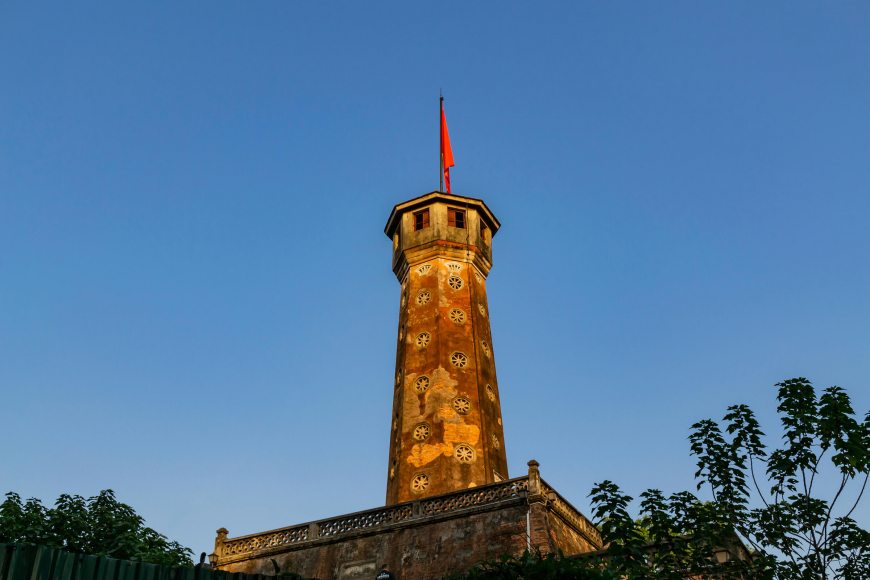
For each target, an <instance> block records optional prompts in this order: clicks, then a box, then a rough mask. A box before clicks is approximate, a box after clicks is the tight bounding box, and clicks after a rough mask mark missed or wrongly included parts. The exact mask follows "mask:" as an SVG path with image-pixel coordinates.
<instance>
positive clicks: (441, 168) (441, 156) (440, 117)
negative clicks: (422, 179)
mask: <svg viewBox="0 0 870 580" xmlns="http://www.w3.org/2000/svg"><path fill="white" fill-rule="evenodd" d="M438 96H439V97H440V98H441V100H440V105H441V108H440V109H439V111H438V135H440V136H441V148H440V150H439V151H438V175H439V176H440V180H439V182H438V183H439V184H440V185H439V186H438V191H444V127H442V126H441V123H443V122H444V121H443V119H444V95H442V94H441V91H440V90H439V91H438Z"/></svg>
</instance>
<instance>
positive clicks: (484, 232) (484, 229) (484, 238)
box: [480, 220, 489, 244]
mask: <svg viewBox="0 0 870 580" xmlns="http://www.w3.org/2000/svg"><path fill="white" fill-rule="evenodd" d="M488 235H489V228H487V227H486V224H485V223H483V220H480V241H481V242H483V243H484V244H485V243H487V242H488V241H489V240H488V239H487V236H488Z"/></svg>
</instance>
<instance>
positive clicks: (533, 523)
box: [220, 499, 600, 580]
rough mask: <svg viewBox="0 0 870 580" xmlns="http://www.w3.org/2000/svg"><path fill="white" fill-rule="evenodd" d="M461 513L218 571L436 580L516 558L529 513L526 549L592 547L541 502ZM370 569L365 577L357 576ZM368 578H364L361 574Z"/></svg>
mask: <svg viewBox="0 0 870 580" xmlns="http://www.w3.org/2000/svg"><path fill="white" fill-rule="evenodd" d="M466 511H467V513H465V514H456V515H455V517H451V518H447V519H442V520H440V521H437V520H435V521H430V520H423V521H420V522H419V523H418V524H416V525H406V526H392V527H385V528H384V529H383V530H381V531H377V532H374V533H350V534H346V535H344V536H342V537H337V538H330V539H327V540H322V541H318V540H315V541H313V542H311V543H310V544H311V545H309V546H306V545H304V544H300V545H298V546H295V547H294V548H293V549H288V550H286V551H283V552H280V553H273V554H267V555H262V556H259V557H253V558H251V559H247V560H241V561H237V562H234V563H230V564H227V565H220V569H221V570H228V571H231V572H247V573H249V574H271V573H274V568H273V566H272V564H271V562H270V558H274V559H275V561H276V562H277V563H278V565H279V566H280V567H281V569H282V570H284V569H287V568H290V569H292V570H293V571H295V572H297V573H299V574H301V575H302V576H304V577H306V578H311V577H314V578H321V579H322V580H345V579H346V578H347V579H348V580H355V579H356V578H362V577H365V578H369V579H373V578H374V576H375V573H374V570H376V569H380V566H381V565H383V564H387V565H388V566H389V567H390V570H391V571H393V573H394V574H396V576H397V578H398V580H428V579H433V578H441V577H443V576H444V575H446V574H448V573H449V572H451V571H453V570H467V569H468V568H470V567H472V566H474V565H475V564H477V563H478V562H479V561H480V560H484V559H489V558H497V557H499V556H501V555H502V554H519V553H521V552H522V551H523V550H524V549H525V548H526V546H527V540H526V515H527V514H528V515H529V523H530V526H529V527H530V531H531V543H530V545H531V546H532V547H540V548H541V550H542V551H543V552H545V553H546V552H555V551H557V550H559V549H561V550H562V551H563V552H565V553H568V554H574V553H579V552H588V551H592V550H595V549H598V548H599V547H600V545H598V546H597V545H594V544H592V543H591V542H589V541H587V540H585V539H584V538H583V537H582V536H581V535H580V534H579V533H578V532H576V531H574V530H572V529H570V527H569V526H567V525H566V524H565V522H563V521H562V520H561V519H560V518H559V517H558V515H556V514H554V513H552V512H551V511H549V510H548V509H547V507H546V506H545V505H543V504H531V505H529V504H527V503H526V502H525V501H524V500H522V499H514V500H508V501H506V502H502V505H500V506H499V507H498V508H497V509H493V510H489V511H482V510H474V509H473V508H472V509H469V510H466ZM367 570H372V571H373V572H372V573H371V574H369V575H368V576H365V573H363V574H362V575H359V574H358V573H360V571H363V572H365V571H367ZM366 573H367V572H366Z"/></svg>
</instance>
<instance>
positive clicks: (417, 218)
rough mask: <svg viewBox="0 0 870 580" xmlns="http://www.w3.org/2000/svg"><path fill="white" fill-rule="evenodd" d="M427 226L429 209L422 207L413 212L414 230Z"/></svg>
mask: <svg viewBox="0 0 870 580" xmlns="http://www.w3.org/2000/svg"><path fill="white" fill-rule="evenodd" d="M428 227H429V210H428V209H424V210H423V211H418V212H417V213H415V214H414V231H415V232H416V231H417V230H422V229H423V228H428Z"/></svg>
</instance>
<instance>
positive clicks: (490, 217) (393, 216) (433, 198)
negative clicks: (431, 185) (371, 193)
mask: <svg viewBox="0 0 870 580" xmlns="http://www.w3.org/2000/svg"><path fill="white" fill-rule="evenodd" d="M434 202H441V203H446V204H448V205H450V204H452V205H455V206H456V207H458V208H466V207H467V208H468V209H474V210H476V211H477V212H478V214H479V215H480V216H481V218H482V219H483V220H484V221H485V222H486V225H487V226H488V227H489V228H490V229H491V230H492V233H491V236H494V235H495V233H496V232H497V231H498V229H499V228H500V227H501V222H499V221H498V218H496V217H495V214H494V213H492V210H491V209H489V207H487V205H486V202H484V201H483V200H482V199H477V198H474V197H465V196H462V195H455V194H453V193H444V192H443V191H432V192H430V193H425V194H423V195H421V196H419V197H415V198H413V199H409V200H408V201H405V202H402V203H399V204H396V206H395V207H393V211H392V212H390V218H389V219H388V220H387V225H386V226H384V233H385V234H387V237H388V238H391V239H392V237H393V235H394V234H395V233H396V228H397V227H398V226H399V223H400V219H401V217H402V214H405V213H408V212H410V211H414V210H417V209H422V208H425V207H426V206H427V205H431V204H432V203H434Z"/></svg>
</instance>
